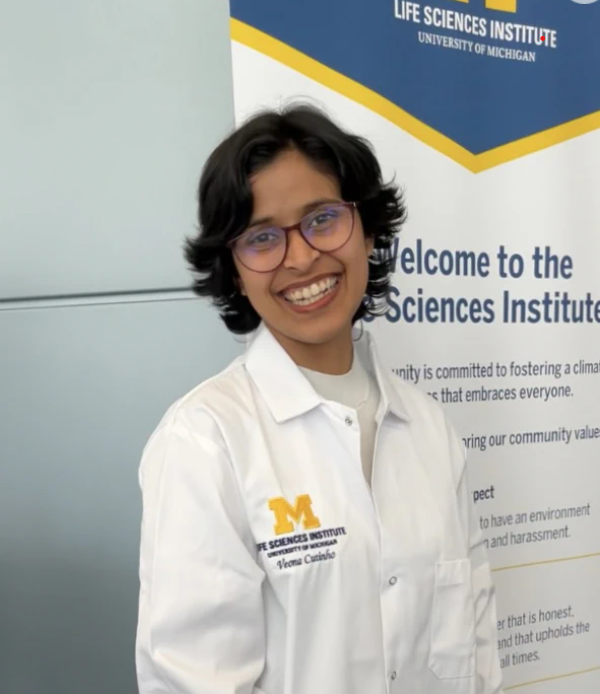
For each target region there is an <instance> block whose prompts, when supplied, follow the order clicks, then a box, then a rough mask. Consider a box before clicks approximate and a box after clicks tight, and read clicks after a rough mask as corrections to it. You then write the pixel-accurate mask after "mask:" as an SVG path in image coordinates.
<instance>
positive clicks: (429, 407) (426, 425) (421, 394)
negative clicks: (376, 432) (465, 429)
mask: <svg viewBox="0 0 600 694" xmlns="http://www.w3.org/2000/svg"><path fill="white" fill-rule="evenodd" d="M390 378H391V383H392V385H393V387H394V388H395V390H396V392H397V393H398V395H399V396H400V400H401V401H402V404H403V405H404V408H405V411H406V415H407V418H408V426H409V427H410V429H411V433H412V438H413V441H415V443H416V445H417V446H418V447H420V448H422V449H423V451H428V452H430V453H429V454H428V455H426V456H425V457H426V458H428V459H429V460H437V461H440V460H444V459H445V460H447V461H448V462H449V463H450V466H451V468H452V472H453V477H454V479H455V481H457V480H458V478H459V477H460V475H461V473H462V469H463V467H464V465H465V463H466V456H465V449H464V445H463V442H462V440H461V438H460V437H459V435H458V432H457V430H456V428H455V426H454V423H453V422H452V420H451V418H450V417H449V416H448V413H447V411H446V410H445V409H444V408H443V407H442V405H441V404H440V403H439V402H438V401H437V400H435V399H434V398H433V397H432V396H431V395H429V394H428V393H426V392H425V391H424V390H422V389H421V388H419V387H417V386H415V385H413V384H412V383H408V382H406V381H404V380H402V379H401V378H400V377H399V376H397V375H395V374H391V377H390Z"/></svg>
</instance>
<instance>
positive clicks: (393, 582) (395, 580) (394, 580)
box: [390, 576, 398, 586]
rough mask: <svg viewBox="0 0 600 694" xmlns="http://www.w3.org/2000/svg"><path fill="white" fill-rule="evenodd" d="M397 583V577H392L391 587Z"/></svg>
mask: <svg viewBox="0 0 600 694" xmlns="http://www.w3.org/2000/svg"><path fill="white" fill-rule="evenodd" d="M397 581H398V579H397V578H396V577H395V576H392V577H391V578H390V585H391V586H395V585H396V582H397Z"/></svg>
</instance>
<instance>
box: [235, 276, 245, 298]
mask: <svg viewBox="0 0 600 694" xmlns="http://www.w3.org/2000/svg"><path fill="white" fill-rule="evenodd" d="M235 284H236V286H237V288H238V291H239V293H240V294H241V295H242V296H248V294H247V293H246V289H245V288H244V283H243V282H242V278H241V277H236V279H235Z"/></svg>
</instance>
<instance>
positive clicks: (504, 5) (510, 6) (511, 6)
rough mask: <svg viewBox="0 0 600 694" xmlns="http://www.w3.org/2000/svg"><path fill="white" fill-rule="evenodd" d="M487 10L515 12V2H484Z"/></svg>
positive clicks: (463, 0) (455, 0)
mask: <svg viewBox="0 0 600 694" xmlns="http://www.w3.org/2000/svg"><path fill="white" fill-rule="evenodd" d="M453 2H465V3H468V2H469V0H453ZM485 6H486V7H487V9H488V10H499V11H500V12H516V11H517V0H485Z"/></svg>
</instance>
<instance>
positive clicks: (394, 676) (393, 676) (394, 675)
mask: <svg viewBox="0 0 600 694" xmlns="http://www.w3.org/2000/svg"><path fill="white" fill-rule="evenodd" d="M392 679H393V680H395V679H396V671H395V670H394V672H392Z"/></svg>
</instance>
